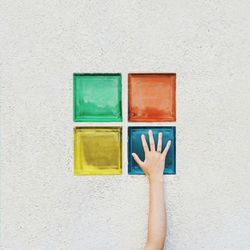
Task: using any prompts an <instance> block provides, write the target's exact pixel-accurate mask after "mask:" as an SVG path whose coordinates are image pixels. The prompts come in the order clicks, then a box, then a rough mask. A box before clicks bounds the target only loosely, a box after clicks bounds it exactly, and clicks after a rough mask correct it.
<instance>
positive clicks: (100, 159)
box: [74, 127, 122, 175]
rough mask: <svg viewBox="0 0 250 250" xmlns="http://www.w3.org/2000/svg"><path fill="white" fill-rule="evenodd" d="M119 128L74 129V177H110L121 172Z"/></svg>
mask: <svg viewBox="0 0 250 250" xmlns="http://www.w3.org/2000/svg"><path fill="white" fill-rule="evenodd" d="M121 150H122V145H121V128H119V127H77V128H75V129H74V156H75V159H74V173H75V175H112V174H121V172H122V152H121Z"/></svg>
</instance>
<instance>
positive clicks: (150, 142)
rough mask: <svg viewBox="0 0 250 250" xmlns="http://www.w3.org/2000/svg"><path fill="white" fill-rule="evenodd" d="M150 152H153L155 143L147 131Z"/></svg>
mask: <svg viewBox="0 0 250 250" xmlns="http://www.w3.org/2000/svg"><path fill="white" fill-rule="evenodd" d="M148 136H149V145H150V150H151V151H155V141H154V137H153V132H152V130H149V131H148Z"/></svg>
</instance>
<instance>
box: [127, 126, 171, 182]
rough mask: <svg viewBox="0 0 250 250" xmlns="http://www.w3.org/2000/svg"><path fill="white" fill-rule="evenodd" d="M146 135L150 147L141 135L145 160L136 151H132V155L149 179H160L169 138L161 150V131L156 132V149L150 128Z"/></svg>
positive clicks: (169, 143)
mask: <svg viewBox="0 0 250 250" xmlns="http://www.w3.org/2000/svg"><path fill="white" fill-rule="evenodd" d="M148 135H149V146H150V149H149V147H148V144H147V142H146V138H145V135H141V141H142V146H143V149H144V153H145V160H144V161H142V160H141V159H140V158H139V156H138V155H137V154H136V153H132V156H133V158H134V160H135V161H136V162H137V164H138V165H139V166H140V167H141V169H142V170H143V171H144V173H145V175H146V176H147V177H148V178H149V180H150V181H153V180H157V181H158V180H162V177H163V171H164V166H165V159H166V156H167V153H168V150H169V148H170V146H171V141H170V140H169V141H168V142H167V145H166V147H165V148H164V150H163V151H162V133H159V134H158V145H157V149H155V142H154V137H153V132H152V130H149V131H148Z"/></svg>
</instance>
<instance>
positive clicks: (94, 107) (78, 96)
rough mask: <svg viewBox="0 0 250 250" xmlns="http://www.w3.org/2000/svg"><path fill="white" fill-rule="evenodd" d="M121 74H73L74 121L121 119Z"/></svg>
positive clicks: (112, 120) (111, 120)
mask: <svg viewBox="0 0 250 250" xmlns="http://www.w3.org/2000/svg"><path fill="white" fill-rule="evenodd" d="M121 79H122V78H121V74H74V121H75V122H115V121H122V104H121V96H122V88H121Z"/></svg>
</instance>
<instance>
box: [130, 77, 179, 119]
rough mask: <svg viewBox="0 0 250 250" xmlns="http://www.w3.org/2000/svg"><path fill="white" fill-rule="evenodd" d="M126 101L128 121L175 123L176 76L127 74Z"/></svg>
mask: <svg viewBox="0 0 250 250" xmlns="http://www.w3.org/2000/svg"><path fill="white" fill-rule="evenodd" d="M128 99H129V107H128V119H129V121H132V122H164V121H166V122H173V121H176V74H174V73H159V74H157V73H155V74H129V76H128Z"/></svg>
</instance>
